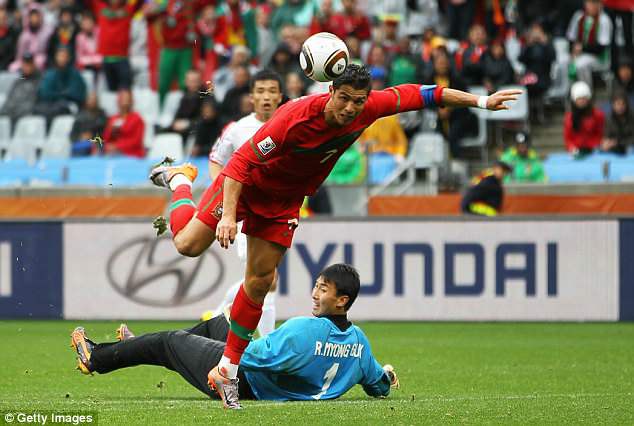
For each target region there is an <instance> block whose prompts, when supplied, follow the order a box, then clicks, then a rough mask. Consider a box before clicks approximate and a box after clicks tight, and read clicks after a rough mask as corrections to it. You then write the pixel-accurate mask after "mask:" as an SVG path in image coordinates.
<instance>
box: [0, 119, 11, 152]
mask: <svg viewBox="0 0 634 426" xmlns="http://www.w3.org/2000/svg"><path fill="white" fill-rule="evenodd" d="M10 145H11V119H9V117H7V116H4V115H3V116H0V161H1V160H2V159H3V158H4V156H5V155H6V154H7V153H8V151H9V146H10Z"/></svg>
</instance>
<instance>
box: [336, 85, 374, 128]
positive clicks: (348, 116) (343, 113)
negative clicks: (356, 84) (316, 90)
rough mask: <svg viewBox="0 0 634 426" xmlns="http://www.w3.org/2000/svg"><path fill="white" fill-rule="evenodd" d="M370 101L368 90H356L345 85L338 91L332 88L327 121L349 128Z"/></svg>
mask: <svg viewBox="0 0 634 426" xmlns="http://www.w3.org/2000/svg"><path fill="white" fill-rule="evenodd" d="M367 101H368V91H367V90H366V89H355V88H353V87H352V86H348V85H346V84H344V85H343V86H341V87H339V88H338V89H336V90H335V89H333V88H332V86H330V101H329V102H328V104H327V105H326V111H325V113H326V121H327V122H328V124H330V125H335V126H339V127H343V126H347V125H348V124H350V123H352V122H353V121H354V119H355V118H357V116H358V115H359V114H361V112H362V111H363V107H365V103H366V102H367Z"/></svg>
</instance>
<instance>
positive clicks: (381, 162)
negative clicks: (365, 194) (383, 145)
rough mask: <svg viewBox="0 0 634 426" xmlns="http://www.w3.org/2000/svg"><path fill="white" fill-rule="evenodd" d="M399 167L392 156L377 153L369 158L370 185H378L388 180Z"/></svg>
mask: <svg viewBox="0 0 634 426" xmlns="http://www.w3.org/2000/svg"><path fill="white" fill-rule="evenodd" d="M396 167H397V163H396V159H395V158H394V156H393V155H392V154H388V153H385V152H377V153H374V154H370V155H369V156H368V183H370V184H371V185H377V184H380V183H381V182H383V181H384V180H385V179H387V177H388V176H390V175H391V174H392V172H394V170H395V169H396Z"/></svg>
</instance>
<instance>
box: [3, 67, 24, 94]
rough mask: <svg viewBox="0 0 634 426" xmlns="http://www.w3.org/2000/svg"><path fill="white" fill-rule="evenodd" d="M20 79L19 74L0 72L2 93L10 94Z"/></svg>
mask: <svg viewBox="0 0 634 426" xmlns="http://www.w3.org/2000/svg"><path fill="white" fill-rule="evenodd" d="M19 77H20V74H18V73H17V72H9V71H0V93H5V94H6V93H8V92H9V89H11V86H12V85H13V82H14V81H15V80H17V79H18V78H19Z"/></svg>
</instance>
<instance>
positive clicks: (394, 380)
mask: <svg viewBox="0 0 634 426" xmlns="http://www.w3.org/2000/svg"><path fill="white" fill-rule="evenodd" d="M383 371H385V374H387V377H389V378H390V387H391V388H394V389H400V388H401V382H400V381H399V380H398V376H397V375H396V371H394V367H392V365H391V364H385V365H384V366H383Z"/></svg>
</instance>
